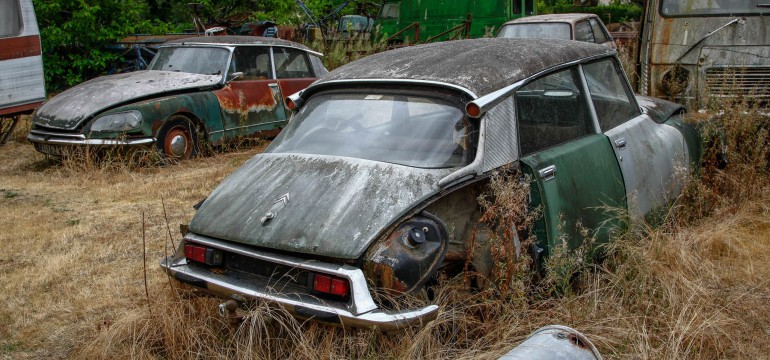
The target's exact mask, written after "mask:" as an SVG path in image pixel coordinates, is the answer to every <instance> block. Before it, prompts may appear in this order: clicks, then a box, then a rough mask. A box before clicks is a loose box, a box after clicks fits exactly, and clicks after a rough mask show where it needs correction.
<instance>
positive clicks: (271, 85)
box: [267, 83, 278, 87]
mask: <svg viewBox="0 0 770 360" xmlns="http://www.w3.org/2000/svg"><path fill="white" fill-rule="evenodd" d="M267 86H269V87H278V83H269V84H267Z"/></svg>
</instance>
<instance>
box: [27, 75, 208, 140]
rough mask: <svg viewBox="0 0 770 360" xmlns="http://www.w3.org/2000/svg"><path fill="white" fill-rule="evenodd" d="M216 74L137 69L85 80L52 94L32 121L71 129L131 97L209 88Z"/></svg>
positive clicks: (136, 97) (129, 99)
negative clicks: (59, 92) (57, 93)
mask: <svg viewBox="0 0 770 360" xmlns="http://www.w3.org/2000/svg"><path fill="white" fill-rule="evenodd" d="M221 79H222V76H220V75H199V74H190V73H181V72H170V71H137V72H132V73H126V74H118V75H109V76H102V77H98V78H96V79H93V80H89V81H87V82H84V83H82V84H80V85H76V86H74V87H71V88H69V89H67V90H66V91H64V92H62V93H61V94H59V95H56V96H54V97H53V98H51V99H50V100H48V101H47V102H46V103H45V104H43V106H41V107H40V108H39V109H38V110H37V112H36V113H35V117H34V120H33V121H34V123H35V124H36V125H41V126H45V127H49V128H56V129H63V130H74V129H77V128H78V126H80V124H81V123H82V122H83V121H85V120H87V119H89V118H90V117H91V116H93V115H95V114H98V113H99V112H101V111H104V110H106V109H108V108H112V107H115V106H119V105H121V104H125V103H127V102H130V101H132V100H136V99H140V98H147V97H153V96H158V95H161V94H164V93H168V92H173V91H180V90H188V89H197V88H203V87H211V86H214V85H216V84H218V83H219V82H220V80H221Z"/></svg>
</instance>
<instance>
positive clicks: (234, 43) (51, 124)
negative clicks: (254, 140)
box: [27, 36, 326, 160]
mask: <svg viewBox="0 0 770 360" xmlns="http://www.w3.org/2000/svg"><path fill="white" fill-rule="evenodd" d="M320 56H321V54H320V53H317V52H314V51H312V50H310V49H308V48H307V47H305V46H303V45H300V44H296V43H293V42H290V41H286V40H280V39H272V38H262V37H252V36H211V37H196V38H185V39H179V40H172V41H168V42H166V43H164V44H163V45H161V46H160V48H159V50H158V54H157V55H156V56H155V57H154V58H153V61H152V62H151V63H150V66H149V70H146V71H137V72H130V73H125V74H118V75H110V76H102V77H99V78H96V79H93V80H90V81H87V82H85V83H82V84H80V85H77V86H74V87H72V88H70V89H68V90H66V91H64V92H62V93H61V94H59V95H57V96H55V97H53V98H52V99H50V100H49V101H47V102H46V103H45V104H44V105H43V106H42V107H40V109H39V110H38V111H37V112H36V113H35V116H34V117H33V119H32V123H33V125H32V129H31V130H30V132H29V135H28V136H27V139H28V140H29V141H30V142H32V143H33V144H34V145H35V149H36V150H38V151H40V152H42V153H44V154H47V155H54V156H62V155H65V154H66V153H67V152H68V151H69V150H71V149H72V148H75V147H86V146H92V147H97V148H99V147H100V148H105V147H124V148H132V147H152V146H155V148H156V149H157V151H158V152H159V153H160V154H161V155H162V156H163V157H165V158H167V159H171V160H179V159H188V158H190V157H192V156H194V155H196V154H197V153H198V151H199V150H200V148H201V147H202V146H203V145H204V144H213V145H215V144H219V143H221V142H223V141H226V140H227V139H232V138H235V137H239V136H254V135H260V134H266V135H275V134H277V132H278V131H279V130H280V128H281V127H283V126H284V125H285V124H286V119H287V115H288V110H286V109H285V108H284V106H283V101H282V99H283V97H284V96H286V95H289V94H293V93H294V92H297V91H299V90H301V89H303V88H304V87H306V86H307V85H309V84H310V83H311V82H313V81H314V80H315V79H316V77H317V76H320V75H323V74H325V73H326V69H325V68H324V67H323V65H322V64H321V60H320Z"/></svg>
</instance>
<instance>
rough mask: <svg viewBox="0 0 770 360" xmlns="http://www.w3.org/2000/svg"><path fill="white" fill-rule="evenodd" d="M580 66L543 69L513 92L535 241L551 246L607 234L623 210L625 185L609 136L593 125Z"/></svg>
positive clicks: (602, 238) (619, 220)
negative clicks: (537, 214)
mask: <svg viewBox="0 0 770 360" xmlns="http://www.w3.org/2000/svg"><path fill="white" fill-rule="evenodd" d="M583 89H584V87H583V86H582V85H581V80H580V75H579V71H578V68H577V67H574V68H570V69H567V70H562V71H559V72H556V73H552V74H549V75H546V76H544V77H542V78H539V79H537V80H535V81H533V82H530V83H529V84H527V85H525V86H523V87H522V88H521V89H519V90H518V91H517V93H516V95H515V96H516V106H517V120H518V127H519V147H520V154H522V157H521V160H520V161H521V165H522V171H523V172H524V173H525V174H528V175H529V176H530V177H531V179H532V182H531V185H532V187H531V197H532V199H531V205H532V206H533V207H538V206H542V212H543V216H542V219H541V220H540V221H539V223H538V225H537V226H536V229H535V233H536V235H537V236H538V243H539V246H541V247H543V248H544V249H545V250H546V252H550V251H551V250H552V249H553V247H554V246H556V245H558V244H560V243H562V241H566V242H567V243H568V244H569V247H570V248H575V247H577V246H579V245H580V244H581V243H582V241H583V240H584V239H587V238H589V237H592V236H595V239H596V241H597V242H599V243H601V242H605V241H607V240H608V239H609V236H610V231H611V230H612V229H614V228H617V227H618V226H620V225H621V224H622V223H623V221H622V219H623V217H622V216H621V215H622V214H623V212H624V210H625V209H626V200H625V187H624V184H623V178H622V174H621V171H620V167H619V166H618V163H617V160H616V159H615V155H614V153H613V150H612V146H611V144H610V142H609V140H608V138H607V137H606V136H605V135H604V134H601V133H599V132H598V130H597V126H596V122H595V121H594V120H593V118H592V116H591V111H590V108H589V105H588V102H587V101H588V100H587V96H586V94H585V91H584V90H583Z"/></svg>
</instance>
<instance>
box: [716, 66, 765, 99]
mask: <svg viewBox="0 0 770 360" xmlns="http://www.w3.org/2000/svg"><path fill="white" fill-rule="evenodd" d="M706 83H707V85H708V89H709V94H710V95H711V96H716V97H733V96H743V97H753V98H761V99H768V98H770V67H767V66H756V67H712V68H709V69H707V70H706Z"/></svg>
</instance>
